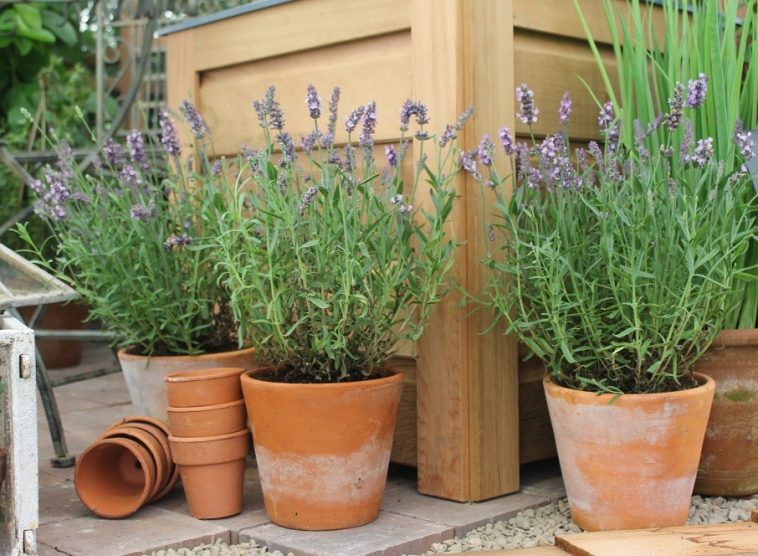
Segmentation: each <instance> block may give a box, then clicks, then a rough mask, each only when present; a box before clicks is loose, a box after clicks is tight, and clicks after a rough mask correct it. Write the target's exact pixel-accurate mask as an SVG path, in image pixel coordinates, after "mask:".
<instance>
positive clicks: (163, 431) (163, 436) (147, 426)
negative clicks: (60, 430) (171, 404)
mask: <svg viewBox="0 0 758 556" xmlns="http://www.w3.org/2000/svg"><path fill="white" fill-rule="evenodd" d="M124 424H128V425H129V426H132V427H138V428H142V429H144V430H146V431H148V432H151V433H152V434H153V436H155V437H156V438H158V441H159V442H160V443H161V445H162V446H163V448H164V450H165V453H166V457H167V458H168V460H169V461H170V462H171V473H170V475H169V477H168V480H167V482H166V484H165V486H164V487H163V489H161V491H160V492H158V494H157V495H156V496H155V497H154V498H151V499H150V502H155V501H156V500H160V499H161V498H163V497H164V496H166V495H167V494H168V493H169V492H171V489H173V488H174V486H176V483H177V481H179V468H178V467H177V466H176V465H174V460H173V459H171V447H170V446H169V443H168V437H169V435H170V434H171V433H170V431H169V428H168V426H167V425H166V423H164V422H163V421H160V420H158V419H153V418H152V417H147V416H144V415H143V416H139V415H136V416H131V417H124V418H123V419H120V420H119V421H117V422H116V423H115V424H114V425H112V426H111V428H110V429H108V430H112V429H114V428H116V427H119V426H123V425H124ZM106 432H107V431H106Z"/></svg>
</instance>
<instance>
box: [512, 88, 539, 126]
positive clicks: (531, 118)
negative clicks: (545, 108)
mask: <svg viewBox="0 0 758 556" xmlns="http://www.w3.org/2000/svg"><path fill="white" fill-rule="evenodd" d="M516 100H518V102H519V104H520V105H521V112H519V113H518V114H516V115H517V116H518V118H519V119H520V120H521V121H522V122H523V123H525V124H526V125H533V124H536V123H537V116H538V115H539V113H540V111H539V110H538V109H537V107H536V106H535V105H534V91H532V90H531V89H530V88H529V87H527V86H526V83H522V84H521V85H519V86H518V87H517V88H516Z"/></svg>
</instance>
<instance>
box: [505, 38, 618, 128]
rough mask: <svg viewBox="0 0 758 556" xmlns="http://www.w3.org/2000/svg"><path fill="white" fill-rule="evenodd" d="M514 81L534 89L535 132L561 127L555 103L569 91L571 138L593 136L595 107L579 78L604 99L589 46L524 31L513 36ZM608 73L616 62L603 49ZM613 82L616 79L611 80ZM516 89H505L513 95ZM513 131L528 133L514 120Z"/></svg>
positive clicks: (609, 52) (595, 117)
mask: <svg viewBox="0 0 758 556" xmlns="http://www.w3.org/2000/svg"><path fill="white" fill-rule="evenodd" d="M514 47H515V53H514V61H515V74H516V77H515V80H516V83H517V84H520V83H526V84H527V85H529V87H531V88H532V89H533V90H534V96H535V104H536V105H537V108H538V109H539V111H540V113H539V118H538V121H537V123H536V124H535V125H534V126H533V127H534V132H535V133H536V134H537V135H545V134H550V133H556V132H558V131H559V130H560V127H559V126H560V124H559V121H558V106H559V104H560V101H561V98H562V97H563V93H564V92H565V91H570V92H571V97H572V99H573V103H574V105H573V112H572V113H571V118H570V120H569V125H568V131H569V137H571V138H572V139H583V140H589V139H596V138H598V137H599V133H598V127H597V115H598V110H599V109H598V106H597V104H596V103H595V101H594V100H593V99H592V96H591V95H590V94H589V92H588V91H587V88H586V87H585V85H584V84H583V83H582V82H581V80H580V79H579V78H580V77H581V78H582V79H584V81H586V82H587V84H588V85H589V86H590V87H591V89H592V90H593V91H595V94H596V95H597V96H598V98H599V99H600V100H601V101H604V100H606V97H605V96H604V93H603V91H605V85H604V84H603V80H602V78H601V77H600V72H599V71H598V69H597V65H596V64H595V59H594V58H593V56H592V52H591V51H590V49H589V47H588V46H586V45H583V44H582V43H579V42H576V41H571V40H566V39H561V38H558V37H548V36H545V35H538V34H535V33H529V32H525V31H521V32H517V33H516V34H515V37H514ZM602 55H603V59H604V60H605V63H606V66H607V67H608V72H609V75H611V76H613V75H615V73H616V69H615V68H616V63H615V61H614V59H613V55H612V53H611V51H610V50H607V49H606V50H603V51H602ZM614 83H615V82H614ZM514 93H515V91H508V94H510V95H511V96H513V95H514ZM516 131H517V132H518V133H519V134H524V135H527V134H528V133H529V127H528V126H526V125H524V124H523V123H521V121H520V120H518V121H517V125H516Z"/></svg>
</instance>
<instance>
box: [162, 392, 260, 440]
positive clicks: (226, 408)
mask: <svg viewBox="0 0 758 556" xmlns="http://www.w3.org/2000/svg"><path fill="white" fill-rule="evenodd" d="M246 417H247V414H246V413H245V400H243V399H239V400H237V401H234V402H228V403H222V404H217V405H202V406H199V407H171V406H169V408H168V423H169V428H170V429H171V434H172V435H173V436H180V437H184V438H193V437H198V436H218V435H220V434H229V433H232V432H237V431H239V430H242V429H244V428H245V426H246V424H245V421H246Z"/></svg>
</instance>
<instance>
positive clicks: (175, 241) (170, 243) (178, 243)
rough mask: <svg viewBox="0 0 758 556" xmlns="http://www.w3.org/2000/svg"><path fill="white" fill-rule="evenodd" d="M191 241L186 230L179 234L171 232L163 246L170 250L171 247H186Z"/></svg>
mask: <svg viewBox="0 0 758 556" xmlns="http://www.w3.org/2000/svg"><path fill="white" fill-rule="evenodd" d="M191 242H192V238H191V237H190V236H189V234H187V232H182V233H181V234H178V235H177V234H171V235H170V236H168V238H166V241H164V242H163V246H164V247H165V248H166V249H168V250H169V251H171V250H172V249H178V248H181V247H186V246H187V245H189V244H190V243H191Z"/></svg>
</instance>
